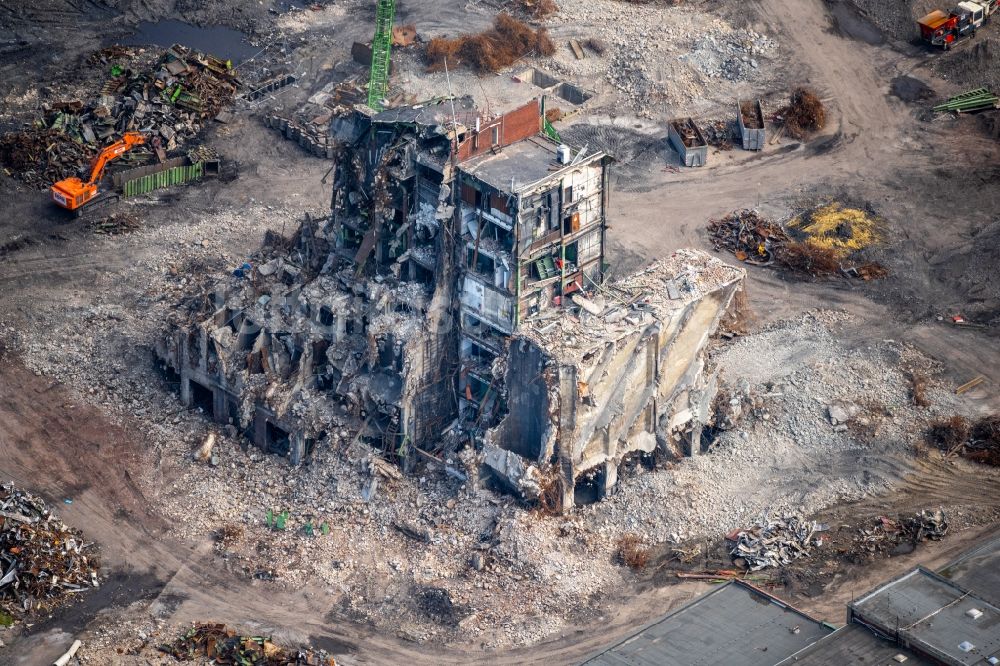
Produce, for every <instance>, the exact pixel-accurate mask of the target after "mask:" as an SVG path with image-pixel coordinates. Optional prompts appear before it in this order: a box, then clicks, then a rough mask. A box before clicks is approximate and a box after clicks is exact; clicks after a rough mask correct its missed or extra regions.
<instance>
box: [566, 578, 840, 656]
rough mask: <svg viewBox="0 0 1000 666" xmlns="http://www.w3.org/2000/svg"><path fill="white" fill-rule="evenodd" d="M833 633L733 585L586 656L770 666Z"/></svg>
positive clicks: (746, 588)
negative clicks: (597, 652)
mask: <svg viewBox="0 0 1000 666" xmlns="http://www.w3.org/2000/svg"><path fill="white" fill-rule="evenodd" d="M831 631H833V629H832V628H831V627H830V626H829V625H825V624H823V623H821V622H819V621H817V620H815V619H813V618H811V617H809V616H808V615H805V614H804V613H801V612H799V611H797V610H794V609H792V608H790V607H789V606H787V605H785V604H783V603H781V602H779V601H778V600H776V599H774V598H773V597H771V596H769V595H767V594H764V593H762V592H760V591H758V590H756V589H755V588H753V587H752V586H750V585H746V584H744V583H741V582H738V581H733V582H730V583H726V584H725V585H723V586H722V587H720V588H718V589H716V590H713V591H711V592H709V593H708V594H705V595H703V596H701V597H699V598H698V599H696V600H695V601H693V602H691V603H690V604H688V605H687V606H684V607H683V608H681V609H679V610H677V611H674V612H672V613H670V614H668V615H666V616H665V617H663V618H661V619H660V620H657V621H656V622H654V623H652V624H650V625H648V626H646V627H644V628H643V629H641V630H639V631H638V632H636V633H635V634H633V635H632V636H630V637H628V638H626V639H625V640H623V641H621V642H619V643H617V644H616V645H613V646H611V647H609V648H607V649H605V650H604V651H602V652H600V653H599V654H596V655H594V656H592V657H590V658H589V659H588V660H587V661H586V662H584V663H585V664H588V665H589V666H598V665H602V666H603V665H614V664H628V665H630V666H646V665H648V666H710V665H715V664H740V666H773V664H776V663H777V662H779V661H781V660H782V659H784V658H785V657H788V656H789V655H791V654H793V653H795V652H798V651H800V650H802V649H804V648H805V647H807V646H809V645H811V644H813V643H815V642H816V641H818V640H819V639H821V638H823V637H824V636H827V635H828V634H830V632H831Z"/></svg>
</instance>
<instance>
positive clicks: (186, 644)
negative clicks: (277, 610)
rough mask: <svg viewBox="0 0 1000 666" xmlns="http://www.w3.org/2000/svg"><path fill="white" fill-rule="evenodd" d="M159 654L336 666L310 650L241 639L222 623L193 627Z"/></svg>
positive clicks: (277, 665) (279, 665) (263, 664)
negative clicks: (292, 648)
mask: <svg viewBox="0 0 1000 666" xmlns="http://www.w3.org/2000/svg"><path fill="white" fill-rule="evenodd" d="M159 649H160V652H163V653H164V654H167V655H170V656H171V657H173V658H174V659H177V660H178V661H198V662H199V663H200V662H202V660H203V659H208V662H206V663H210V664H233V665H242V664H247V665H249V664H256V665H257V666H336V662H335V661H334V659H333V657H329V656H326V654H325V653H315V652H313V651H311V650H308V651H303V650H286V649H284V648H281V647H278V646H277V645H275V644H274V643H272V642H271V640H270V639H269V638H264V637H263V636H241V635H240V634H238V633H236V632H235V631H234V630H232V629H230V628H228V627H227V626H226V625H224V624H208V623H201V624H196V625H194V626H193V627H191V629H189V630H188V631H187V632H186V633H185V634H184V635H183V636H181V637H180V638H178V639H177V640H176V641H174V642H173V643H171V644H169V645H161V646H160V648H159Z"/></svg>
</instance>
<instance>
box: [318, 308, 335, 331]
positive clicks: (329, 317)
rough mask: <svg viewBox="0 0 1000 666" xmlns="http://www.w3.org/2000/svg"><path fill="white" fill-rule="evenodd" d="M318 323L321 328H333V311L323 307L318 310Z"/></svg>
mask: <svg viewBox="0 0 1000 666" xmlns="http://www.w3.org/2000/svg"><path fill="white" fill-rule="evenodd" d="M319 323H321V324H322V325H323V326H333V311H332V310H330V308H328V307H326V306H325V305H324V306H323V307H321V308H320V309H319Z"/></svg>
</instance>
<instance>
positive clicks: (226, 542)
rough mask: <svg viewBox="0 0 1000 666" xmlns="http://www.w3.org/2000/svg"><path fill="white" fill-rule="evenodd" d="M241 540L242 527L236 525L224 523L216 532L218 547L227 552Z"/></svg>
mask: <svg viewBox="0 0 1000 666" xmlns="http://www.w3.org/2000/svg"><path fill="white" fill-rule="evenodd" d="M242 539H243V526H242V525H238V524H236V523H226V524H225V525H223V526H222V527H220V528H219V531H218V532H216V540H217V541H218V543H219V547H220V548H222V549H223V550H229V549H230V548H232V547H233V546H235V545H236V544H237V543H239V542H240V541H241V540H242Z"/></svg>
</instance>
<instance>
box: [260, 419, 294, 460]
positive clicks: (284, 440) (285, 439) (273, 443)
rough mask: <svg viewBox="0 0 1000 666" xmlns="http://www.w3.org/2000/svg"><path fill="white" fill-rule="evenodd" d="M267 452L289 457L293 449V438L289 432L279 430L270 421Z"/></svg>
mask: <svg viewBox="0 0 1000 666" xmlns="http://www.w3.org/2000/svg"><path fill="white" fill-rule="evenodd" d="M266 444H267V452H268V453H276V454H278V455H281V456H287V455H288V452H289V451H291V449H292V441H291V437H290V436H289V434H288V431H286V430H283V429H281V428H279V427H278V426H276V425H274V424H273V423H271V422H270V421H268V422H267V440H266Z"/></svg>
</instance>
